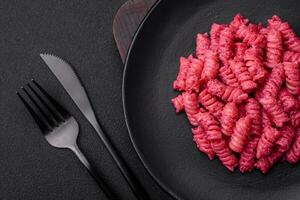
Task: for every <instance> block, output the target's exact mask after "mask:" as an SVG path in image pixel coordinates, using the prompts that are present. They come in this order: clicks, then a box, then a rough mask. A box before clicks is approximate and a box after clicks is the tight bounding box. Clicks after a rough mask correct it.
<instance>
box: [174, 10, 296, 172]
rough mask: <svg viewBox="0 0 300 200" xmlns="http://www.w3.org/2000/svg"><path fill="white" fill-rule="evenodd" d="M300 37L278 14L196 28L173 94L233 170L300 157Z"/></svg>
mask: <svg viewBox="0 0 300 200" xmlns="http://www.w3.org/2000/svg"><path fill="white" fill-rule="evenodd" d="M299 63H300V39H299V38H298V37H297V35H296V33H295V32H294V30H293V29H292V28H291V26H290V25H289V24H288V23H287V22H285V21H283V20H282V19H280V18H279V17H278V16H276V15H274V16H273V17H272V18H271V19H269V20H268V26H267V27H264V26H263V25H262V24H253V23H251V22H250V21H249V20H248V19H246V18H245V17H243V16H241V15H240V14H237V15H236V16H235V17H234V19H233V21H232V22H230V23H229V24H213V25H212V26H211V30H210V33H209V34H208V33H204V34H198V35H197V39H196V52H195V55H189V56H188V57H187V58H185V57H181V58H180V67H179V73H178V76H177V78H176V80H175V81H174V83H173V88H174V89H175V90H177V91H180V92H181V94H179V95H178V96H177V97H175V98H173V99H172V104H173V105H174V107H175V109H176V112H177V113H179V112H182V111H184V112H185V113H186V116H187V118H188V120H189V122H190V124H191V125H192V133H193V140H194V141H195V143H196V145H197V147H198V149H199V150H200V151H202V152H204V153H206V154H207V156H208V157H209V159H211V160H212V159H214V158H215V157H216V156H217V157H218V158H219V160H220V161H221V162H222V163H223V165H224V166H225V167H226V168H227V169H229V170H230V171H234V169H235V168H236V167H239V170H240V171H241V172H242V173H244V172H251V171H252V170H253V169H254V168H257V169H259V170H260V171H261V172H262V173H267V172H268V170H269V169H270V168H271V167H272V166H273V165H274V164H275V163H276V162H277V161H287V162H289V163H291V164H294V163H296V162H298V161H299V160H300V110H299V108H300V95H299V92H300V65H299Z"/></svg>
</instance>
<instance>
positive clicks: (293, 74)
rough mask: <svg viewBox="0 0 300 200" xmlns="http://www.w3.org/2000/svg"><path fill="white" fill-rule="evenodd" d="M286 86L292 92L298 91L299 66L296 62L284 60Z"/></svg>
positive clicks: (296, 92) (299, 88) (299, 89)
mask: <svg viewBox="0 0 300 200" xmlns="http://www.w3.org/2000/svg"><path fill="white" fill-rule="evenodd" d="M283 66H284V72H285V81H286V88H287V90H288V91H289V92H290V93H292V94H298V93H299V91H300V66H299V64H298V63H291V62H284V63H283Z"/></svg>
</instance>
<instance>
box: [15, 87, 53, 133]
mask: <svg viewBox="0 0 300 200" xmlns="http://www.w3.org/2000/svg"><path fill="white" fill-rule="evenodd" d="M16 93H17V95H18V97H19V98H20V99H21V101H22V102H23V104H24V105H25V107H26V108H27V110H28V111H29V113H30V114H31V116H32V117H33V119H34V120H35V122H36V123H37V124H38V126H39V127H40V129H41V131H42V132H43V133H45V132H49V131H51V129H50V128H49V127H50V126H49V124H47V122H46V121H45V120H42V119H41V118H42V116H41V115H39V114H38V113H36V111H34V109H33V108H32V107H31V106H30V105H29V104H28V103H27V101H26V100H25V99H24V98H23V97H22V95H21V94H20V93H19V92H16Z"/></svg>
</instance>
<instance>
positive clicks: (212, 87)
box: [207, 79, 248, 103]
mask: <svg viewBox="0 0 300 200" xmlns="http://www.w3.org/2000/svg"><path fill="white" fill-rule="evenodd" d="M207 89H208V92H209V93H211V94H213V95H215V96H217V97H219V98H221V99H222V100H224V101H228V102H236V103H241V102H242V101H244V100H246V99H247V98H248V94H247V93H245V92H244V91H243V90H241V89H240V88H237V87H230V86H226V85H225V84H223V83H221V82H220V81H218V80H217V79H214V80H210V81H208V83H207Z"/></svg>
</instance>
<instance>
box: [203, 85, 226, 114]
mask: <svg viewBox="0 0 300 200" xmlns="http://www.w3.org/2000/svg"><path fill="white" fill-rule="evenodd" d="M198 100H199V102H200V103H201V104H202V106H203V107H204V108H206V109H207V110H208V111H209V112H211V113H212V115H214V116H215V117H217V118H219V117H220V114H221V111H222V108H223V106H224V104H223V103H222V102H221V101H219V100H218V99H217V98H216V97H214V96H213V95H211V94H210V93H209V92H208V89H204V90H203V91H202V92H200V94H199V96H198Z"/></svg>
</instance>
